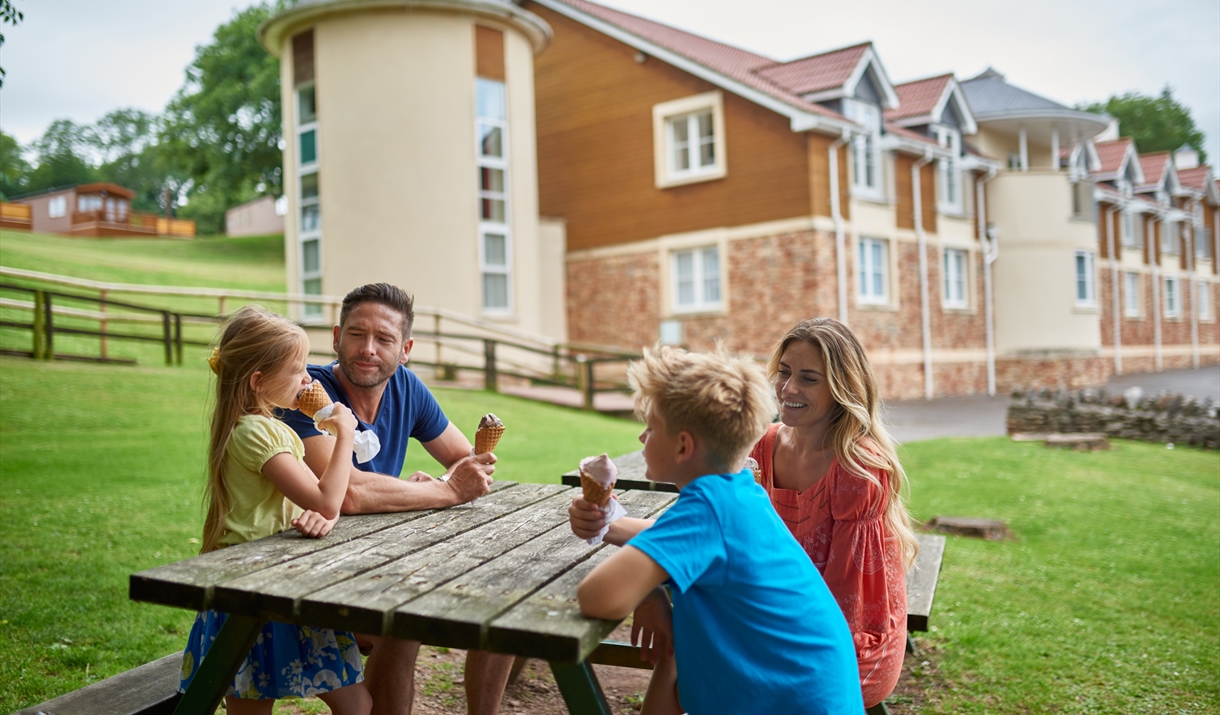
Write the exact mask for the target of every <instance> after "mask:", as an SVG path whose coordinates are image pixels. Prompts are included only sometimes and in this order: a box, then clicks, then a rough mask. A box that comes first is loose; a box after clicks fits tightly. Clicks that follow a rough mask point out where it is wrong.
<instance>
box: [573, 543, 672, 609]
mask: <svg viewBox="0 0 1220 715" xmlns="http://www.w3.org/2000/svg"><path fill="white" fill-rule="evenodd" d="M616 523H617V522H616ZM613 526H614V525H613V524H611V527H613ZM668 578H669V574H668V573H666V571H665V569H663V568H661V566H660V565H659V564H657V562H656V561H653V560H652V558H651V557H650V556H648V555H647V554H645V553H644V552H643V551H640V550H639V549H637V548H635V547H634V546H624V547H623V548H622V549H621V550H619V552H618V553H616V554H615V555H613V556H611V557H610V558H608V559H606V560H605V561H603V562H601V563H600V564H598V565H597V567H596V568H594V569H593V571H591V572H590V573H589V575H588V576H585V578H584V580H583V581H581V582H580V586H578V587H577V588H576V600H577V601H579V602H580V612H581V613H582V614H583V615H584V616H585V617H586V618H601V619H604V620H607V621H617V620H621V619H623V618H626V617H627V614H629V613H631V611H632V610H634V609H635V607H636V606H638V605H639V604H640V602H641V601H643V600H644V597H645V596H647V595H648V594H649V593H651V592H652V590H653V589H654V588H656V587H657V586H660V585H661V584H662V583H664V582H665V581H666V579H668Z"/></svg>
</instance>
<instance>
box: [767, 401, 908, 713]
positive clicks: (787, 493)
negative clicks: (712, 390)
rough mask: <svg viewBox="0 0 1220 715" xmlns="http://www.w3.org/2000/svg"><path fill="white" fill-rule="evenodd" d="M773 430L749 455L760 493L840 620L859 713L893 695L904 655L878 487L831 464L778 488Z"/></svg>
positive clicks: (897, 576)
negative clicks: (849, 645) (805, 480)
mask: <svg viewBox="0 0 1220 715" xmlns="http://www.w3.org/2000/svg"><path fill="white" fill-rule="evenodd" d="M779 428H780V425H779V424H775V425H772V426H771V428H770V429H769V430H767V434H766V435H765V436H764V437H763V438H762V439H761V440H760V441H759V442H758V444H756V445H755V446H754V450H753V451H752V452H751V453H750V456H751V457H753V458H754V459H755V460H757V461H758V465H759V467H760V471H761V475H762V476H761V483H762V487H763V489H766V490H767V494H769V495H770V496H771V503H772V504H773V505H775V511H776V512H777V513H778V514H779V516H780V518H781V519H783V521H784V523H785V524H787V525H788V529H789V530H790V531H791V532H792V535H793V536H795V537H796V540H797V542H798V543H799V544H800V545H801V547H802V548H803V549H805V553H807V554H809V558H811V559H813V565H814V566H816V567H817V569H818V571H820V572H821V574H822V578H823V579H825V580H826V585H827V586H828V587H829V588H830V592H831V593H832V594H834V597H835V599H836V600H837V601H838V602H839V607H840V608H841V609H843V615H844V616H846V617H847V625H848V627H849V628H851V633H852V639H853V640H854V641H855V646H856V659H857V660H858V661H859V665H860V687H861V689H862V690H863V691H864V705H865V707H872V706H873V705H876V704H877V703H879V702H881V701H882V700H885V698H886V697H887V696H888V695H889V694H890V693H891V692H892V691H893V690H894V686H895V685H896V684H897V682H898V676H899V674H900V673H901V672H902V658H903V654H904V653H905V651H906V634H907V630H906V625H907V592H906V577H905V574H904V571H903V566H902V553H901V550H900V548H899V545H898V541H897V539H888V540H887V537H886V528H885V521H884V516H885V508H886V505H887V503H888V498H889V486H888V480H887V479H885V478H884V476H883V474H882V473H875V475H876V476H877V477H878V478H879V479H880V481H881V483H882V484H883V485H886V486H885V487H883V488H878V487H877V486H876V485H875V484H873V483H872V482H870V481H867V480H865V479H863V478H861V477H857V476H853V475H852V474H849V473H848V472H847V470H846V469H844V468H842V467H841V466H840V465H839V460H838V459H835V460H834V462H833V463H832V464H831V466H830V469H829V470H827V472H826V476H824V477H822V479H820V480H818V482H817V483H816V484H814V485H813V486H811V487H809V488H808V489H806V490H805V491H804V492H798V491H796V490H795V489H777V488H775V486H774V479H773V465H774V460H773V457H774V455H775V438H776V435H777V434H778V433H779Z"/></svg>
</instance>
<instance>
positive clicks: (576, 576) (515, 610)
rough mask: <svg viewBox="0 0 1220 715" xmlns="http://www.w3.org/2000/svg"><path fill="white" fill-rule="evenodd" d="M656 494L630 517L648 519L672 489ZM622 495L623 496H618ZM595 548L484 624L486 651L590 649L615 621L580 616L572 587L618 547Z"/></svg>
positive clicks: (552, 653) (566, 657)
mask: <svg viewBox="0 0 1220 715" xmlns="http://www.w3.org/2000/svg"><path fill="white" fill-rule="evenodd" d="M656 496H657V497H661V499H660V500H659V501H657V503H656V504H653V505H651V508H647V509H638V510H633V511H632V516H636V517H639V518H644V519H647V518H654V517H656V516H658V515H659V514H660V513H661V512H662V511H664V510H665V509H666V508H668V507H669V506H670V505H671V504H672V503H673V502H674V501H675V500H676V499H677V498H678V497H677V495H676V494H668V493H663V492H661V493H656ZM624 498H625V496H624ZM589 548H590V549H597V550H596V552H595V553H593V554H592V555H591V556H590V557H589V558H588V559H585V560H584V561H582V562H580V563H578V564H576V565H575V566H574V567H573V568H572V569H571V570H569V571H568V572H567V573H565V574H563V575H561V576H560V577H559V578H557V579H555V580H554V581H551V582H550V583H547V584H546V585H544V586H543V587H542V588H540V589H538V590H537V591H535V592H534V593H533V594H531V595H530V596H529V597H528V598H526V599H524V600H523V601H521V602H520V603H518V604H517V605H516V606H513V607H512V608H511V609H509V610H508V611H506V612H505V613H503V614H501V615H500V616H498V617H497V618H495V619H494V620H492V621H491V622H490V623H489V624H488V628H487V647H488V649H489V650H494V651H502V652H512V653H517V654H519V655H525V656H529V657H534V658H543V659H545V660H551V661H561V662H573V663H574V662H579V661H582V660H584V659H585V658H586V657H588V655H589V654H590V653H592V652H593V651H594V650H595V649H596V648H597V647H598V645H599V644H600V643H601V641H602V639H603V638H605V637H606V635H607V634H609V633H610V632H611V631H613V630H614V628H615V627H616V626H617V625H618V623H617V622H615V621H602V620H594V619H589V618H585V617H584V616H582V615H580V606H579V604H578V603H577V602H576V587H577V586H578V585H579V584H580V582H581V580H582V579H583V578H584V577H585V576H586V575H588V573H589V572H590V571H592V570H593V568H594V567H595V566H597V564H599V563H601V562H602V561H604V560H605V559H607V558H609V557H610V556H611V555H612V554H614V553H616V552H617V551H618V549H617V548H606V547H589Z"/></svg>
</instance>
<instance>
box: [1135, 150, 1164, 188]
mask: <svg viewBox="0 0 1220 715" xmlns="http://www.w3.org/2000/svg"><path fill="white" fill-rule="evenodd" d="M1168 166H1169V152H1167V151H1158V152H1156V153H1155V154H1140V169H1142V170H1143V172H1144V186H1156V185H1158V184H1160V183H1161V179H1163V178H1165V169H1166V168H1168Z"/></svg>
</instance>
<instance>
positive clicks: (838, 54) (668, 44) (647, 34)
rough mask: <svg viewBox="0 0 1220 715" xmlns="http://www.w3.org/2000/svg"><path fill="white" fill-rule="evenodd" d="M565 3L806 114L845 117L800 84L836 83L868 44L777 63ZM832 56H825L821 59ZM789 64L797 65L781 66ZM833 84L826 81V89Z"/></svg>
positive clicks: (577, 0)
mask: <svg viewBox="0 0 1220 715" xmlns="http://www.w3.org/2000/svg"><path fill="white" fill-rule="evenodd" d="M559 2H562V3H563V4H565V5H567V6H569V7H571V8H573V9H574V10H577V11H579V12H581V13H584V14H586V15H589V16H591V17H593V18H596V19H598V20H601V21H602V22H606V23H608V24H610V25H613V26H614V27H616V28H618V29H620V30H623V31H625V32H627V33H629V34H632V35H635V36H636V37H638V38H640V39H641V40H645V41H647V42H650V43H652V44H655V45H659V46H660V47H663V48H665V49H666V50H669V51H671V52H673V53H675V54H678V55H681V56H682V57H684V58H686V59H688V60H690V61H692V62H695V63H697V64H700V65H702V66H704V67H706V68H708V69H710V70H712V71H714V72H717V73H719V74H721V75H724V76H725V77H727V78H729V79H731V80H735V81H737V82H739V83H741V84H744V85H746V86H747V87H750V88H751V89H754V90H757V91H760V92H763V93H765V94H768V95H770V96H771V97H774V98H775V99H778V100H779V101H781V102H783V103H784V104H787V105H789V106H791V107H795V108H796V109H800V110H802V111H804V112H808V113H810V114H818V115H821V116H824V117H828V118H832V119H837V120H839V121H849V120H847V119H846V118H845V117H844V116H843V115H841V114H839V113H838V112H832V111H831V110H829V109H827V108H825V107H823V106H821V105H819V104H813V103H811V102H806V101H805V100H804V99H801V97H800V95H801V94H803V93H805V92H809V91H813V90H811V89H804V88H805V87H813V86H818V85H824V84H825V83H826V82H833V81H834V80H835V79H836V78H837V77H840V76H841V77H842V79H841V80H840V81H839V84H842V83H843V82H846V81H847V79H848V77H849V76H850V74H851V69H852V68H854V67H855V65H854V64H853V65H852V67H851V68H848V69H846V70H843V69H842V65H845V64H847V62H848V61H849V60H850V57H851V56H854V57H855V58H856V61H857V62H858V61H859V57H860V55H862V54H863V53H864V51H865V50H866V49H867V48H868V47H869V46H870V43H865V44H863V45H856V46H855V47H848V48H844V49H842V50H833V51H831V52H827V53H824V54H823V55H815V56H814V57H807V58H805V59H801V60H794V61H793V62H788V63H781V62H776V61H775V60H773V59H771V58H769V57H764V56H762V55H759V54H755V53H753V52H749V51H748V50H743V49H740V48H737V47H733V46H732V45H726V44H724V43H722V42H717V41H715V40H709V39H708V38H706V37H700V36H699V35H695V34H692V33H689V32H686V31H684V30H679V29H677V28H675V27H670V26H668V25H663V24H661V23H659V22H654V21H652V20H646V19H644V18H642V17H638V16H636V15H631V14H629V13H625V12H621V11H619V10H611V9H610V8H608V7H604V6H602V5H598V4H596V3H592V2H588V0H559ZM825 57H831V59H830V60H827V61H823V58H825ZM789 65H798V67H795V68H790V69H788V70H784V68H786V67H788V66H789ZM834 86H837V85H833V84H831V85H826V88H829V87H834Z"/></svg>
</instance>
